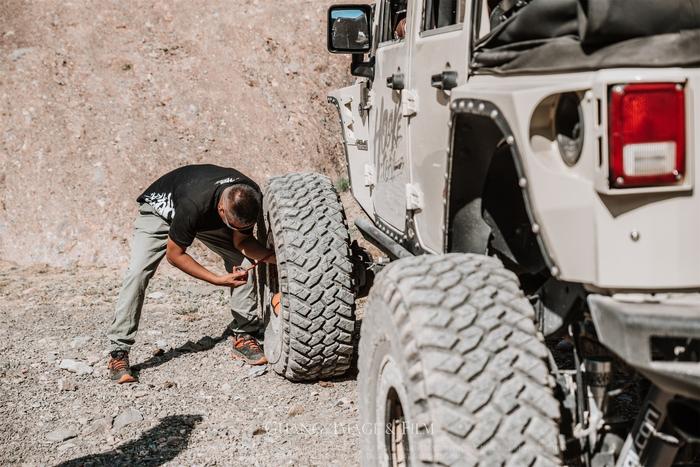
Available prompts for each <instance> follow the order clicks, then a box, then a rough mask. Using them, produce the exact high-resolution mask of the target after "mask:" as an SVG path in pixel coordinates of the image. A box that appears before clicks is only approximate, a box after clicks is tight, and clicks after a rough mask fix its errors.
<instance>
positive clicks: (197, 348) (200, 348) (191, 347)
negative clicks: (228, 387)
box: [132, 327, 231, 372]
mask: <svg viewBox="0 0 700 467" xmlns="http://www.w3.org/2000/svg"><path fill="white" fill-rule="evenodd" d="M230 335H231V332H230V330H229V329H228V327H227V328H226V329H225V330H224V332H222V333H221V335H220V336H218V337H211V336H204V337H202V338H200V339H199V340H198V341H197V342H192V341H187V342H185V343H184V344H182V345H181V346H180V347H177V348H174V349H170V350H168V351H167V352H165V353H163V354H160V355H154V356H153V357H151V358H149V359H148V360H146V361H143V362H141V363H138V364H136V365H133V366H132V369H133V370H134V371H136V372H139V371H141V370H146V369H148V368H155V367H157V366H160V365H163V364H164V363H167V362H169V361H170V360H172V359H174V358H177V357H179V356H181V355H183V354H186V353H195V352H205V351H207V350H211V349H213V348H214V347H215V346H216V344H218V343H219V342H222V341H224V340H226V339H227V338H228V337H229V336H230Z"/></svg>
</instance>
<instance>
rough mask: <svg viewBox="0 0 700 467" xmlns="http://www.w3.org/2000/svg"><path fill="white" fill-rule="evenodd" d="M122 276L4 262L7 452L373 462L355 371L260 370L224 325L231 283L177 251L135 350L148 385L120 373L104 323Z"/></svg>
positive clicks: (61, 458) (2, 374) (90, 457)
mask: <svg viewBox="0 0 700 467" xmlns="http://www.w3.org/2000/svg"><path fill="white" fill-rule="evenodd" d="M121 274H122V272H121V271H119V270H116V269H108V268H81V269H73V270H65V269H53V268H48V267H18V266H14V265H11V264H8V263H0V354H1V355H2V359H0V400H2V405H1V406H0V417H1V418H2V420H3V422H2V423H1V424H0V439H2V440H3V441H2V443H0V464H3V465H5V464H18V463H24V464H28V465H39V464H43V465H56V464H60V465H76V466H77V465H91V464H104V465H117V464H122V465H126V464H131V465H133V464H139V465H161V464H163V463H170V464H175V465H177V464H186V465H242V464H246V465H343V466H347V465H355V464H357V463H358V462H359V454H358V439H359V436H358V433H357V428H358V425H357V420H358V413H357V404H356V394H355V387H356V385H355V375H354V374H351V375H349V376H347V377H345V378H344V379H341V380H337V381H332V382H318V383H315V384H292V383H290V382H288V381H286V380H284V379H282V378H281V377H279V376H277V375H276V374H274V373H272V372H271V371H267V372H266V373H264V374H262V375H259V376H256V375H255V374H252V373H251V367H248V366H239V365H237V364H236V362H234V361H233V360H232V359H231V356H230V350H229V346H230V344H229V342H227V341H226V340H225V339H224V338H222V337H221V335H222V331H223V330H224V329H225V325H226V323H227V317H228V308H227V299H226V294H225V291H224V290H223V289H221V288H216V287H213V286H209V285H208V284H205V283H201V282H198V281H196V280H194V279H190V278H188V277H186V276H184V275H183V274H181V273H179V272H177V271H175V270H174V269H173V268H172V267H170V266H169V265H167V264H165V262H164V263H163V264H162V265H161V267H160V269H159V271H158V273H157V274H156V276H155V277H154V279H153V281H152V282H151V285H150V287H149V289H148V291H147V294H148V297H147V299H146V303H145V306H144V310H143V315H142V321H141V327H140V331H139V336H138V342H137V345H136V346H135V348H134V349H133V351H132V364H138V365H139V366H140V376H141V383H140V384H134V385H123V386H117V385H115V384H113V383H111V382H110V381H108V380H107V379H106V374H107V372H106V364H107V359H106V354H105V346H106V342H105V338H104V331H105V328H106V327H107V325H108V324H109V322H110V321H111V319H112V314H113V304H114V302H115V300H116V295H117V293H118V289H119V283H120V278H121ZM159 348H160V349H161V350H159ZM158 354H160V355H158ZM61 366H65V367H70V369H62V368H61ZM76 371H77V372H76ZM80 373H84V374H80Z"/></svg>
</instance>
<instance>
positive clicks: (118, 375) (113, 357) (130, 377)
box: [107, 350, 138, 384]
mask: <svg viewBox="0 0 700 467" xmlns="http://www.w3.org/2000/svg"><path fill="white" fill-rule="evenodd" d="M109 357H110V358H109V364H108V365H107V368H108V369H109V377H110V379H112V380H113V381H116V382H117V384H122V383H135V382H137V381H138V380H137V379H136V376H134V374H133V373H132V372H131V367H130V366H129V352H127V351H125V350H115V351H113V352H110V354H109Z"/></svg>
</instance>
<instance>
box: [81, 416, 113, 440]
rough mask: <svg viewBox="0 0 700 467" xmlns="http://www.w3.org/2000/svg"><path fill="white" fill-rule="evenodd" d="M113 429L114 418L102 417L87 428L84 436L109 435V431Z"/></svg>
mask: <svg viewBox="0 0 700 467" xmlns="http://www.w3.org/2000/svg"><path fill="white" fill-rule="evenodd" d="M111 429H112V417H110V416H107V417H102V418H98V419H97V420H94V421H93V422H92V423H90V425H88V426H87V428H85V431H84V432H83V435H85V436H87V435H93V434H100V433H107V432H108V431H109V430H111Z"/></svg>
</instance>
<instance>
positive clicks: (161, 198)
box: [143, 193, 175, 221]
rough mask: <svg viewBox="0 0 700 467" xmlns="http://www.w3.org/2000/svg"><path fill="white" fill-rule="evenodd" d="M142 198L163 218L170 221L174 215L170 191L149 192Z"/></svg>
mask: <svg viewBox="0 0 700 467" xmlns="http://www.w3.org/2000/svg"><path fill="white" fill-rule="evenodd" d="M143 200H144V201H145V202H147V203H148V204H150V205H151V207H152V208H153V209H154V210H155V211H156V212H157V213H158V214H159V215H160V216H161V217H162V218H163V219H165V220H168V221H170V220H172V218H173V216H175V207H174V206H173V200H172V193H149V194H147V195H146V196H144V197H143Z"/></svg>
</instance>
